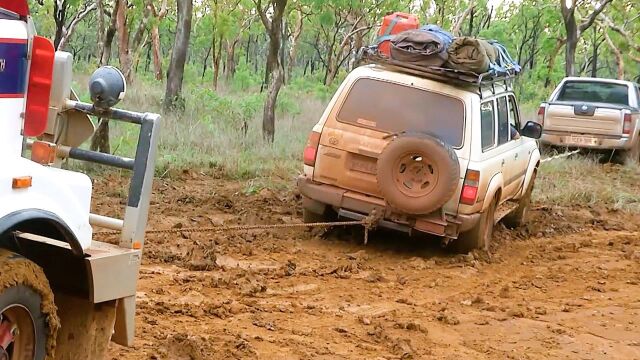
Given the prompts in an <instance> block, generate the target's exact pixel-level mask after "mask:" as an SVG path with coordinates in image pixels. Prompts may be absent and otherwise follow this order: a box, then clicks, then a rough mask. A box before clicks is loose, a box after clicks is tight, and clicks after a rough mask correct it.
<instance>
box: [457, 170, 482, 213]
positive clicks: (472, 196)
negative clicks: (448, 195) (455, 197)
mask: <svg viewBox="0 0 640 360" xmlns="http://www.w3.org/2000/svg"><path fill="white" fill-rule="evenodd" d="M478 186H480V172H479V171H477V170H467V175H466V176H465V177H464V185H463V186H462V194H461V195H460V202H461V203H463V204H465V205H475V203H476V199H477V198H478Z"/></svg>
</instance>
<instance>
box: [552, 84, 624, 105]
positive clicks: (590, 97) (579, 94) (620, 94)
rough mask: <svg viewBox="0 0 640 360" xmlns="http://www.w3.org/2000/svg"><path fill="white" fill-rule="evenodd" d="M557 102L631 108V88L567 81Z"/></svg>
mask: <svg viewBox="0 0 640 360" xmlns="http://www.w3.org/2000/svg"><path fill="white" fill-rule="evenodd" d="M557 100H558V101H579V102H597V103H607V104H616V105H624V106H629V87H628V86H626V85H621V84H613V83H605V82H598V81H567V82H566V83H565V84H564V86H563V87H562V90H560V94H558V99H557Z"/></svg>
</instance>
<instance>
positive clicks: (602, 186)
mask: <svg viewBox="0 0 640 360" xmlns="http://www.w3.org/2000/svg"><path fill="white" fill-rule="evenodd" d="M638 179H640V167H638V166H621V165H615V164H610V163H601V161H600V159H598V158H597V157H595V156H579V155H576V156H572V157H570V158H565V159H559V160H555V161H551V162H547V163H544V164H542V165H541V167H540V170H539V173H538V181H537V182H536V187H535V190H534V192H533V197H534V201H536V202H538V203H542V204H545V205H560V206H569V207H575V206H604V207H607V208H610V209H616V210H623V211H630V212H636V213H638V212H640V183H639V182H638Z"/></svg>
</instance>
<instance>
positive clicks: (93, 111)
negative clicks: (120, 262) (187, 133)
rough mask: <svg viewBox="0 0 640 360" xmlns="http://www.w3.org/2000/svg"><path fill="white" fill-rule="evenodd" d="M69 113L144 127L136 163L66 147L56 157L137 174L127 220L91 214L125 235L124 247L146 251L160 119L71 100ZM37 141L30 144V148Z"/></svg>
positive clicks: (97, 222) (100, 223)
mask: <svg viewBox="0 0 640 360" xmlns="http://www.w3.org/2000/svg"><path fill="white" fill-rule="evenodd" d="M64 108H65V110H76V111H80V112H82V113H85V114H87V115H93V116H96V117H98V118H102V119H110V120H116V121H122V122H126V123H130V124H136V125H139V126H140V133H139V136H138V145H137V147H136V154H135V157H134V158H133V159H131V158H127V157H123V156H117V155H111V154H104V153H100V152H96V151H90V150H85V149H81V148H76V147H69V146H64V145H58V146H56V157H58V158H60V159H74V160H79V161H84V162H90V163H95V164H99V165H105V166H110V167H115V168H119V169H124V170H130V171H132V172H133V175H132V177H131V183H130V185H129V193H128V195H127V206H126V209H125V215H124V219H115V218H111V217H107V216H102V215H98V214H90V216H89V222H90V224H91V225H92V226H97V227H102V228H106V229H110V230H118V231H121V232H122V233H121V237H120V247H123V248H128V249H142V247H143V246H144V235H145V230H146V227H147V221H148V215H149V198H150V196H151V191H152V186H153V176H154V171H155V167H154V164H155V161H156V157H157V145H158V141H159V137H160V131H159V130H160V129H159V127H160V118H161V117H160V115H158V114H153V113H138V112H133V111H127V110H120V109H106V110H103V109H98V108H96V107H95V106H94V105H92V104H88V103H83V102H80V101H74V100H67V101H66V103H65V105H64ZM32 143H33V141H30V145H31V144H32Z"/></svg>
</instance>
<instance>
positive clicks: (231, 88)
mask: <svg viewBox="0 0 640 360" xmlns="http://www.w3.org/2000/svg"><path fill="white" fill-rule="evenodd" d="M87 79H88V77H87V76H81V77H79V78H76V88H83V86H82V85H83V83H86V81H87ZM238 79H240V80H238ZM84 88H86V86H84ZM305 89H308V90H305ZM79 95H80V97H81V99H82V100H85V101H86V100H88V94H87V93H86V91H85V92H82V91H81V92H80V94H79ZM163 95H164V84H162V83H161V82H156V81H155V80H153V79H148V78H140V79H136V82H135V83H134V84H132V85H130V86H129V89H128V92H127V97H126V99H125V101H123V102H122V103H121V104H119V105H118V107H120V108H124V109H130V110H135V111H146V112H161V104H162V98H163ZM183 96H184V99H185V110H184V112H182V113H172V114H164V115H163V119H162V133H161V140H160V145H159V156H158V162H157V172H156V174H157V175H158V176H167V175H171V174H174V173H179V172H181V171H182V170H184V169H192V170H197V171H207V170H208V169H215V171H216V172H221V173H222V175H223V176H225V177H227V178H231V179H239V180H250V179H263V181H261V182H256V181H253V183H256V184H257V183H265V181H264V179H274V180H278V179H279V180H284V181H290V180H291V179H293V177H294V176H295V175H296V174H298V173H299V172H300V171H301V170H302V160H301V158H302V149H303V147H304V144H305V143H306V139H307V136H308V133H309V132H310V131H311V128H312V127H313V125H314V124H315V123H316V122H317V121H318V120H319V118H320V116H321V114H322V112H323V111H324V107H325V103H326V98H327V95H326V93H325V92H319V91H318V90H317V86H315V84H306V85H305V84H303V81H300V80H299V81H297V82H295V83H293V84H291V85H290V86H288V87H285V88H283V90H282V91H281V93H280V97H279V100H278V111H277V119H276V136H275V141H274V142H273V143H269V142H267V141H265V140H264V139H263V137H262V111H263V103H264V94H263V93H260V89H259V80H256V79H255V78H246V77H245V78H243V76H238V77H236V79H234V81H233V82H231V83H222V84H221V85H220V87H219V89H218V91H213V90H212V89H211V86H210V85H209V84H208V83H205V82H202V81H200V80H198V81H195V80H194V82H193V83H191V84H189V85H187V84H185V89H184V93H183ZM245 123H246V130H247V131H246V133H245V131H244V128H245ZM110 126H111V151H112V153H114V154H116V155H121V156H133V155H134V153H135V146H136V141H137V134H138V127H137V126H135V125H130V124H125V123H120V122H111V124H110Z"/></svg>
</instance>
